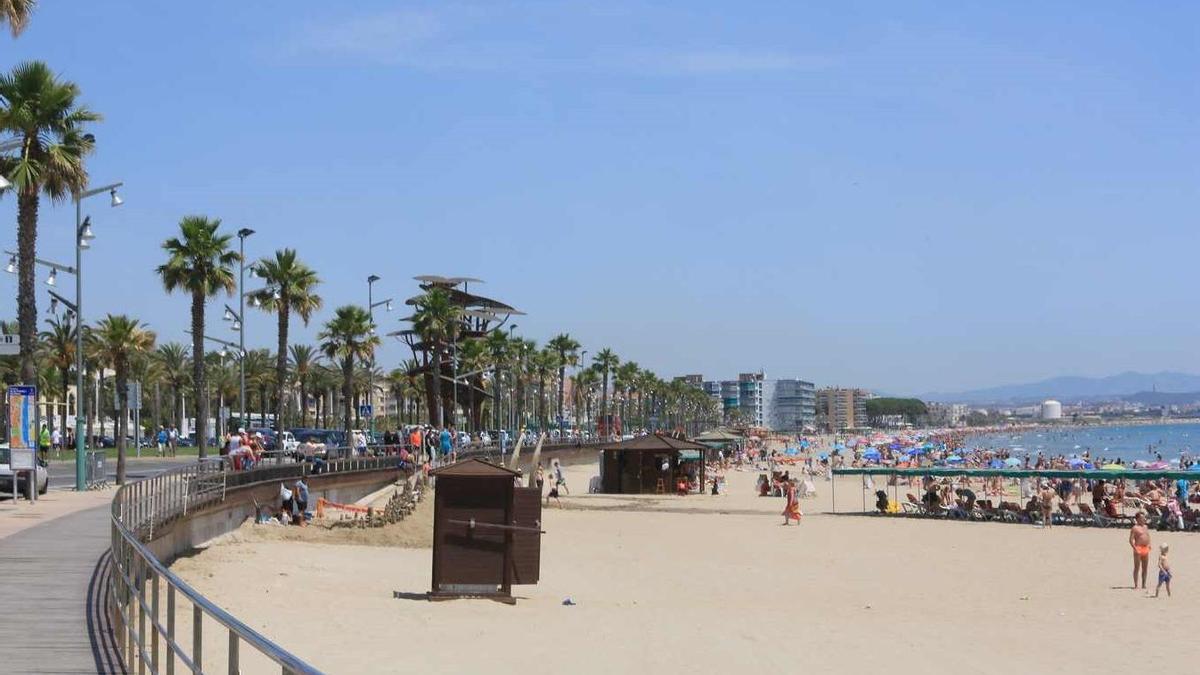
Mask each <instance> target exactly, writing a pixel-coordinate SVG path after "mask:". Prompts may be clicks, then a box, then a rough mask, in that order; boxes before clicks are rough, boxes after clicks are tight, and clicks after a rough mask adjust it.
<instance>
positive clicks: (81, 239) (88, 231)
mask: <svg viewBox="0 0 1200 675" xmlns="http://www.w3.org/2000/svg"><path fill="white" fill-rule="evenodd" d="M124 184H125V183H124V182H117V183H113V184H111V185H105V186H103V187H98V188H95V189H92V190H85V191H83V192H76V193H75V195H74V198H73V201H74V202H75V489H76V490H79V491H81V492H82V491H83V490H86V489H87V466H86V461H87V459H86V457H84V449H85V448H86V445H85V444H84V441H85V440H86V439H84V437H83V419H84V408H83V402H84V399H85V397H84V395H83V274H82V272H81V269H82V267H83V249H85V248H88V247H89V246H91V244H90V242H91V240H92V239H93V238H94V237H95V235H93V234H92V227H91V218H87V219H85V218H84V217H83V200H85V199H87V198H88V197H95V196H96V195H99V194H104V193H105V192H107V193H108V194H109V197H110V205H111V206H113V207H117V206H120V205H121V204H122V203H123V202H122V201H121V198H120V197H118V196H117V188H119V187H121V186H122V185H124Z"/></svg>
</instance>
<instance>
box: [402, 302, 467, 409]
mask: <svg viewBox="0 0 1200 675" xmlns="http://www.w3.org/2000/svg"><path fill="white" fill-rule="evenodd" d="M413 304H415V305H416V307H417V311H416V312H415V313H414V314H413V318H412V324H413V330H415V331H416V332H417V334H418V335H420V336H421V340H422V341H423V342H425V343H426V344H427V345H429V353H430V360H429V368H430V373H429V379H428V380H427V381H428V382H429V383H430V391H429V392H428V396H429V413H430V417H429V423H430V424H432V425H434V426H436V427H442V426H445V417H444V415H443V411H442V356H443V355H444V354H445V353H446V346H447V345H448V344H450V343H452V342H454V340H455V339H456V338H457V335H458V326H459V320H460V318H461V312H462V308H460V307H459V306H458V305H455V304H454V303H453V302H451V301H450V294H449V293H447V292H446V290H445V289H443V288H436V287H435V288H432V289H430V290H429V291H428V292H427V293H425V294H424V295H422V296H420V297H419V298H417V299H416V300H415V301H414V303H413Z"/></svg>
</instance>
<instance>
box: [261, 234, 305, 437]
mask: <svg viewBox="0 0 1200 675" xmlns="http://www.w3.org/2000/svg"><path fill="white" fill-rule="evenodd" d="M258 276H260V277H262V279H263V280H264V281H266V282H267V289H268V290H265V291H263V292H262V293H259V294H257V295H256V296H255V297H254V299H255V300H257V301H258V304H259V306H260V307H262V309H263V311H266V312H275V314H276V315H277V316H278V319H279V325H278V328H277V329H276V330H277V333H276V335H277V337H278V340H279V346H278V347H277V349H278V351H277V352H276V353H275V430H276V431H283V405H284V400H285V399H284V396H283V390H284V388H285V387H286V386H287V374H288V367H287V366H288V358H287V357H288V319H289V318H290V317H291V313H292V312H295V313H296V314H297V315H298V316H299V317H300V319H301V320H302V321H304V325H305V326H307V325H308V320H309V319H311V318H312V315H313V312H315V311H317V310H318V309H320V308H321V296H319V295H317V293H316V289H317V286H318V285H320V283H321V280H320V279H319V278H317V273H316V272H315V271H313V269H312V268H310V267H309V266H308V265H305V264H304V263H303V262H300V260H298V259H297V258H296V250H295V249H291V248H284V249H280V250H278V251H275V257H274V258H263V259H262V260H260V261H259V262H258Z"/></svg>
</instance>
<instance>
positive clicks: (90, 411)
mask: <svg viewBox="0 0 1200 675" xmlns="http://www.w3.org/2000/svg"><path fill="white" fill-rule="evenodd" d="M92 375H94V373H92V372H91V371H90V370H89V371H88V376H87V380H85V381H86V382H87V383H88V384H89V385H90V384H91V383H92V381H93V380H92ZM85 389H89V390H91V393H95V391H96V390H95V388H94V387H90V386H89V387H85ZM79 396H80V398H82V397H84V396H88V394H85V393H83V392H79ZM86 410H87V437H86V438H85V439H84V441H83V447H85V448H90V447H91V446H92V430H93V429H95V427H94V426H93V424H92V422H93V421H94V420H95V419H96V406H95V405H94V404H92V402H91V401H89V402H88V406H87V408H86ZM75 411H76V413H78V412H79V409H78V408H76V409H75ZM6 419H7V418H6Z"/></svg>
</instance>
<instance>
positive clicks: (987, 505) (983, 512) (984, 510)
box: [975, 499, 1002, 520]
mask: <svg viewBox="0 0 1200 675" xmlns="http://www.w3.org/2000/svg"><path fill="white" fill-rule="evenodd" d="M975 508H976V510H978V511H979V514H980V516H981V518H982V519H983V520H1000V519H1001V517H1002V516H1001V514H1000V511H999V510H997V509H996V507H994V506H992V500H990V499H984V500H982V501H978V502H975Z"/></svg>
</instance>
